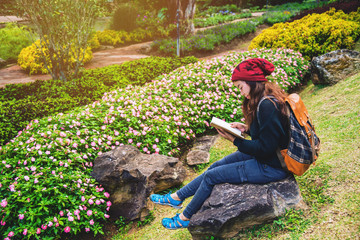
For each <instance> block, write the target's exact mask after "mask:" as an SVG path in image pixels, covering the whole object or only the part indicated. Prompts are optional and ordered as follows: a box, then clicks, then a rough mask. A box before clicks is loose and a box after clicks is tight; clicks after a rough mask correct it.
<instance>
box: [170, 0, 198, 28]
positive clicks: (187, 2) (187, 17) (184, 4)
mask: <svg viewBox="0 0 360 240" xmlns="http://www.w3.org/2000/svg"><path fill="white" fill-rule="evenodd" d="M166 2H167V8H168V9H169V15H170V19H174V20H175V19H176V11H177V7H178V6H177V2H179V5H180V6H179V9H180V19H181V24H182V25H183V28H184V29H185V34H186V35H189V34H193V33H194V32H195V27H194V23H193V21H192V20H193V18H194V15H195V10H196V0H167V1H166Z"/></svg>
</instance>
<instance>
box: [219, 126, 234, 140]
mask: <svg viewBox="0 0 360 240" xmlns="http://www.w3.org/2000/svg"><path fill="white" fill-rule="evenodd" d="M216 131H218V133H219V134H220V136H222V137H223V138H225V139H227V140H229V141H230V142H234V140H235V136H234V135H232V134H230V133H228V132H225V131H224V130H222V129H220V128H216Z"/></svg>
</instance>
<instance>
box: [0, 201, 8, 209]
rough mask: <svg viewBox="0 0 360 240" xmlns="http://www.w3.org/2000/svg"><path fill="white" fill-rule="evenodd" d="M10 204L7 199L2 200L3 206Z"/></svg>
mask: <svg viewBox="0 0 360 240" xmlns="http://www.w3.org/2000/svg"><path fill="white" fill-rule="evenodd" d="M7 204H8V202H7V201H6V199H3V200H1V204H0V205H1V206H2V207H6V205H7Z"/></svg>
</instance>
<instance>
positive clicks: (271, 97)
mask: <svg viewBox="0 0 360 240" xmlns="http://www.w3.org/2000/svg"><path fill="white" fill-rule="evenodd" d="M265 99H269V100H270V101H272V99H273V100H275V101H277V99H276V98H275V97H274V96H271V95H269V96H263V97H262V98H261V99H260V101H259V103H258V105H257V110H256V117H257V119H258V123H259V126H260V119H259V110H260V104H261V103H262V102H263V101H264V100H265ZM272 102H273V101H272ZM274 104H275V103H274ZM275 107H276V105H275ZM289 132H290V129H289ZM276 155H277V157H278V159H279V161H280V164H281V167H282V169H284V170H286V171H289V170H288V169H287V167H286V164H285V160H284V157H283V155H282V154H281V150H280V148H279V147H278V148H277V149H276Z"/></svg>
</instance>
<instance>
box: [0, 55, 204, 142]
mask: <svg viewBox="0 0 360 240" xmlns="http://www.w3.org/2000/svg"><path fill="white" fill-rule="evenodd" d="M196 61H197V59H196V58H194V57H186V58H162V57H149V58H144V59H139V60H135V61H130V62H125V63H123V64H121V65H111V66H107V67H103V68H97V69H90V70H85V71H83V72H82V73H81V77H80V78H77V79H73V80H69V81H67V82H63V81H61V80H49V81H35V82H32V83H26V84H13V85H6V87H5V88H0V102H1V104H2V105H1V106H2V107H1V110H0V113H1V114H0V127H1V128H0V129H1V130H0V144H1V145H2V144H4V143H6V142H8V141H9V140H10V139H11V138H13V137H14V136H16V134H17V132H18V131H20V130H22V129H23V128H24V127H25V126H26V124H27V123H28V122H29V121H30V120H32V119H35V118H41V117H44V116H49V115H51V114H55V113H59V112H66V111H69V110H71V109H73V108H75V107H77V106H83V105H86V104H89V103H92V102H94V101H96V100H99V99H101V97H102V96H103V94H104V93H105V92H107V91H111V90H114V89H116V88H125V87H127V86H128V85H130V84H133V85H143V84H145V83H146V82H149V81H152V80H153V79H154V78H155V77H157V76H159V75H161V74H164V73H168V72H170V71H172V70H173V69H175V68H178V67H181V66H183V65H186V64H189V63H193V62H196ZM27 105H29V106H28V107H27Z"/></svg>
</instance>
